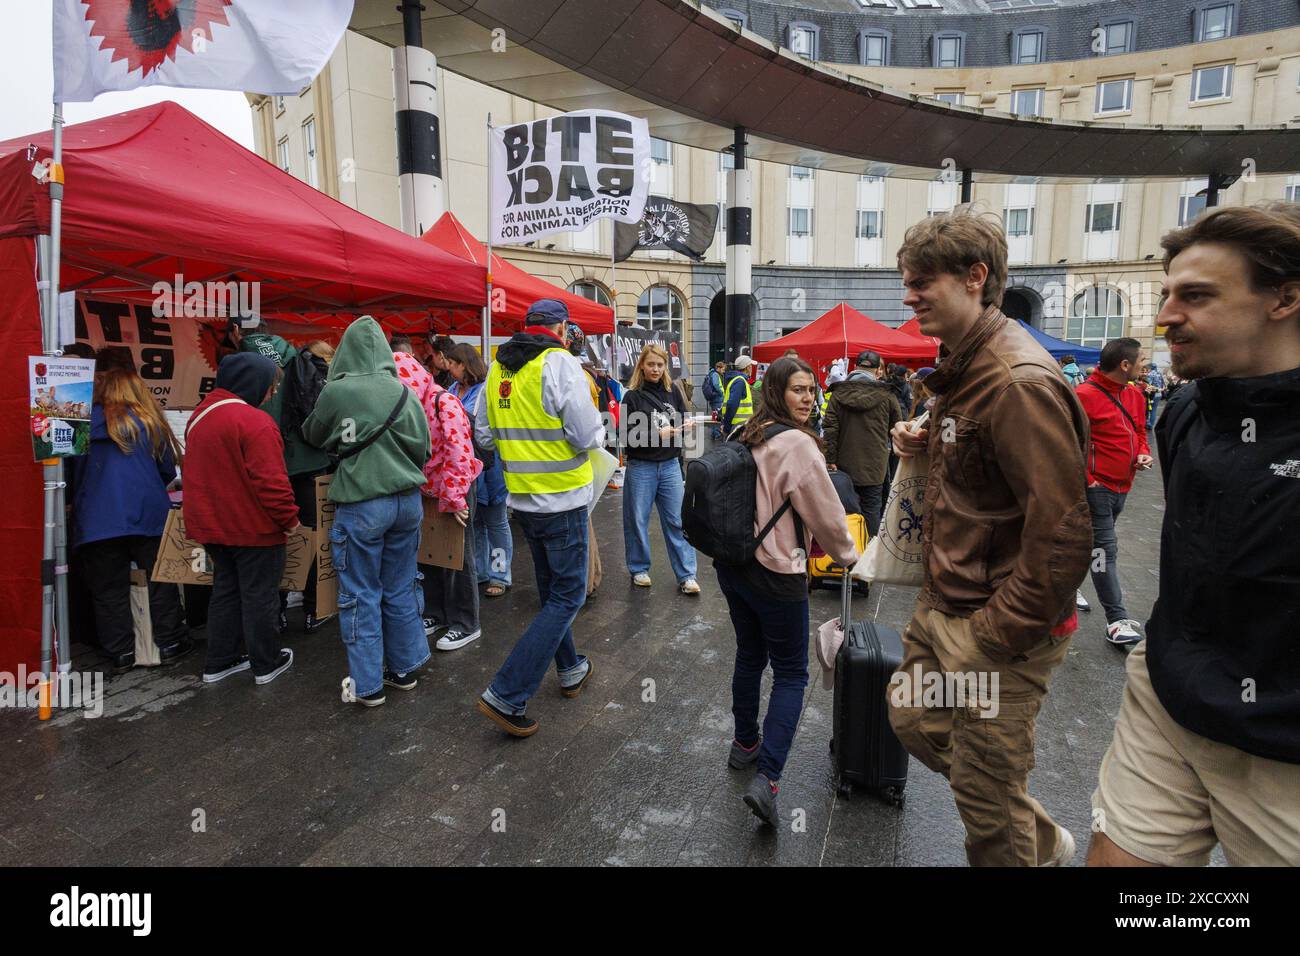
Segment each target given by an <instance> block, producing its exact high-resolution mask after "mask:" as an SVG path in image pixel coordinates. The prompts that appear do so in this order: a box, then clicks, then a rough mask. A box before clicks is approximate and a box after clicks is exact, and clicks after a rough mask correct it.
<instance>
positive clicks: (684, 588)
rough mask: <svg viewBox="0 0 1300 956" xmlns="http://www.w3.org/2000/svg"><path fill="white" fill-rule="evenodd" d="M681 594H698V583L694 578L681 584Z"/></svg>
mask: <svg viewBox="0 0 1300 956" xmlns="http://www.w3.org/2000/svg"><path fill="white" fill-rule="evenodd" d="M681 592H682V593H683V594H699V593H700V582H699V581H696V580H695V579H694V578H687V579H686V580H685V581H683V582H682V584H681Z"/></svg>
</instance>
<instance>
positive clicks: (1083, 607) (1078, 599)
mask: <svg viewBox="0 0 1300 956" xmlns="http://www.w3.org/2000/svg"><path fill="white" fill-rule="evenodd" d="M1074 606H1075V607H1076V608H1078V609H1079V610H1080V611H1091V610H1092V605H1091V604H1089V603H1088V599H1087V598H1086V597H1084V596H1083V592H1082V591H1075V592H1074Z"/></svg>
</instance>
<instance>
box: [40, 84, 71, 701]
mask: <svg viewBox="0 0 1300 956" xmlns="http://www.w3.org/2000/svg"><path fill="white" fill-rule="evenodd" d="M52 132H53V137H52V138H53V156H52V158H51V161H50V235H49V237H48V239H47V241H45V242H38V244H37V248H38V252H39V253H40V254H41V292H42V293H43V296H42V305H43V311H44V319H45V322H44V328H43V329H42V340H43V341H42V345H43V347H44V348H43V351H44V354H46V355H48V356H51V357H57V356H59V355H62V354H63V348H62V342H61V341H60V330H59V259H60V256H61V252H62V246H61V243H62V232H63V104H62V103H57V102H56V103H55V104H54V119H53V129H52ZM44 484H45V534H44V547H43V551H42V564H41V681H40V690H39V702H38V716H39V717H40V719H41V720H49V719H50V715H51V710H52V707H51V704H52V702H51V694H50V691H51V680H52V676H53V673H54V668H55V667H56V666H57V668H58V670H59V672H60V673H65V672H68V671H70V670H71V669H72V661H71V660H70V656H69V652H68V644H69V640H68V580H67V570H68V532H67V524H66V519H65V516H64V478H63V460H62V459H61V458H55V459H53V460H49V459H47V460H46V462H45V463H44ZM56 635H57V639H58V646H57V651H56V648H55V637H56ZM56 661H57V664H56V663H55V662H56Z"/></svg>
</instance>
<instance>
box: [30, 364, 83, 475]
mask: <svg viewBox="0 0 1300 956" xmlns="http://www.w3.org/2000/svg"><path fill="white" fill-rule="evenodd" d="M27 371H28V383H29V385H30V393H31V415H32V457H33V460H34V461H45V460H46V459H49V458H69V457H71V456H73V455H84V454H86V453H87V452H88V451H89V450H90V408H91V404H92V402H93V400H94V390H95V360H94V359H83V358H56V357H54V356H52V355H29V356H28V357H27Z"/></svg>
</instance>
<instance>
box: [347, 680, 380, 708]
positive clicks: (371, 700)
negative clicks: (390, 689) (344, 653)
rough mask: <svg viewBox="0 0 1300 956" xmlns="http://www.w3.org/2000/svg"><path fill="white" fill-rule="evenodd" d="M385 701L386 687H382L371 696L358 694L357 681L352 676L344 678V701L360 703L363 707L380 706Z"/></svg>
mask: <svg viewBox="0 0 1300 956" xmlns="http://www.w3.org/2000/svg"><path fill="white" fill-rule="evenodd" d="M383 702H384V688H383V687H380V688H379V690H377V691H375V692H374V693H373V694H371V695H370V696H369V697H358V696H357V682H356V681H354V680H353V679H352V678H351V677H345V678H343V703H345V704H360V705H361V706H362V707H378V706H379V705H380V704H382V703H383Z"/></svg>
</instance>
